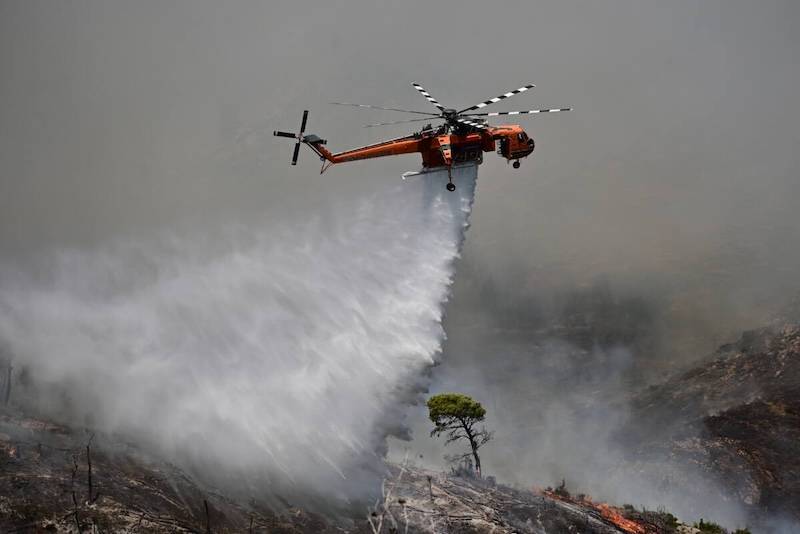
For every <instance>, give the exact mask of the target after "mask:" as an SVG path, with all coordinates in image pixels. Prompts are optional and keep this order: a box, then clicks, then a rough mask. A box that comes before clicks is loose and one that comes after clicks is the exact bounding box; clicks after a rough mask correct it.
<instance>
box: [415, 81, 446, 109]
mask: <svg viewBox="0 0 800 534" xmlns="http://www.w3.org/2000/svg"><path fill="white" fill-rule="evenodd" d="M411 85H413V86H414V89H416V90H417V91H419V93H420V94H421V95H422V96H424V97H425V99H426V100H427V101H428V102H430V103H431V104H433V105H434V106H436V107H437V108H439V111H444V106H443V105H441V104H440V103H439V101H438V100H436V99H435V98H433V97H432V96H431V94H430V93H429V92H428V91H426V90H425V88H424V87H422V86H421V85H420V84H418V83H417V82H411Z"/></svg>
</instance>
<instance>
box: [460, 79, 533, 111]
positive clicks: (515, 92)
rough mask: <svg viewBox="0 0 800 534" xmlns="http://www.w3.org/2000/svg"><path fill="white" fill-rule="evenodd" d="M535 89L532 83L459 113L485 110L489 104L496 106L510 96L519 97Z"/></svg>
mask: <svg viewBox="0 0 800 534" xmlns="http://www.w3.org/2000/svg"><path fill="white" fill-rule="evenodd" d="M534 87H536V86H535V85H534V84H532V83H529V84H528V85H523V86H522V87H520V88H519V89H514V90H513V91H509V92H507V93H503V94H502V95H500V96H496V97H494V98H490V99H489V100H484V101H483V102H481V103H480V104H475V105H474V106H471V107H468V108H466V109H462V110H461V111H459V113H464V112H465V111H472V110H473V109H481V108H485V107H486V106H488V105H489V104H494V103H495V102H500V101H501V100H504V99H506V98H508V97H510V96H514V95H518V94H520V93H524V92H525V91H527V90H528V89H533V88H534Z"/></svg>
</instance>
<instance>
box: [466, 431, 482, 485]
mask: <svg viewBox="0 0 800 534" xmlns="http://www.w3.org/2000/svg"><path fill="white" fill-rule="evenodd" d="M469 444H470V445H471V446H472V457H473V458H475V471H476V472H477V473H478V478H481V459H480V456H478V448H477V447H476V446H475V442H474V441H472V439H471V438H470V440H469Z"/></svg>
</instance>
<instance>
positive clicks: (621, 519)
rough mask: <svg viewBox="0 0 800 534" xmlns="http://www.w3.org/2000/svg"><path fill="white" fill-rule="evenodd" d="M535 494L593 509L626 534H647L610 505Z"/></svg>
mask: <svg viewBox="0 0 800 534" xmlns="http://www.w3.org/2000/svg"><path fill="white" fill-rule="evenodd" d="M537 493H539V494H541V495H545V496H547V497H550V498H551V499H557V500H559V501H564V502H569V503H572V504H578V505H581V506H584V507H588V508H593V509H594V510H596V511H597V512H599V513H600V516H601V517H602V518H603V519H605V520H606V521H608V522H609V523H611V524H612V525H614V526H616V527H618V528H620V529H622V530H623V531H625V532H627V533H628V534H649V532H650V531H649V530H648V529H647V527H645V526H644V525H642V524H641V523H639V522H637V521H634V520H633V519H628V518H627V517H625V516H623V515H622V514H621V513H620V509H619V508H616V507H614V506H611V505H610V504H606V503H602V502H601V503H596V502H594V501H592V500H591V499H590V498H589V497H584V498H582V499H580V500H576V499H572V498H570V497H567V496H566V495H561V494H558V493H555V492H553V491H547V490H544V491H541V490H539V491H537Z"/></svg>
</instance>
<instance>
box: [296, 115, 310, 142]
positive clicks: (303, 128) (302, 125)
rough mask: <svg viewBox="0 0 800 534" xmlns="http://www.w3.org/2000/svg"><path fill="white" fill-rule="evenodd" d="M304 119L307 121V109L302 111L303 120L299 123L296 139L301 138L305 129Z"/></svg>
mask: <svg viewBox="0 0 800 534" xmlns="http://www.w3.org/2000/svg"><path fill="white" fill-rule="evenodd" d="M306 121H308V110H305V111H303V122H301V123H300V134H299V135H298V136H297V137H298V139H302V138H303V133H304V132H305V131H306Z"/></svg>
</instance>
